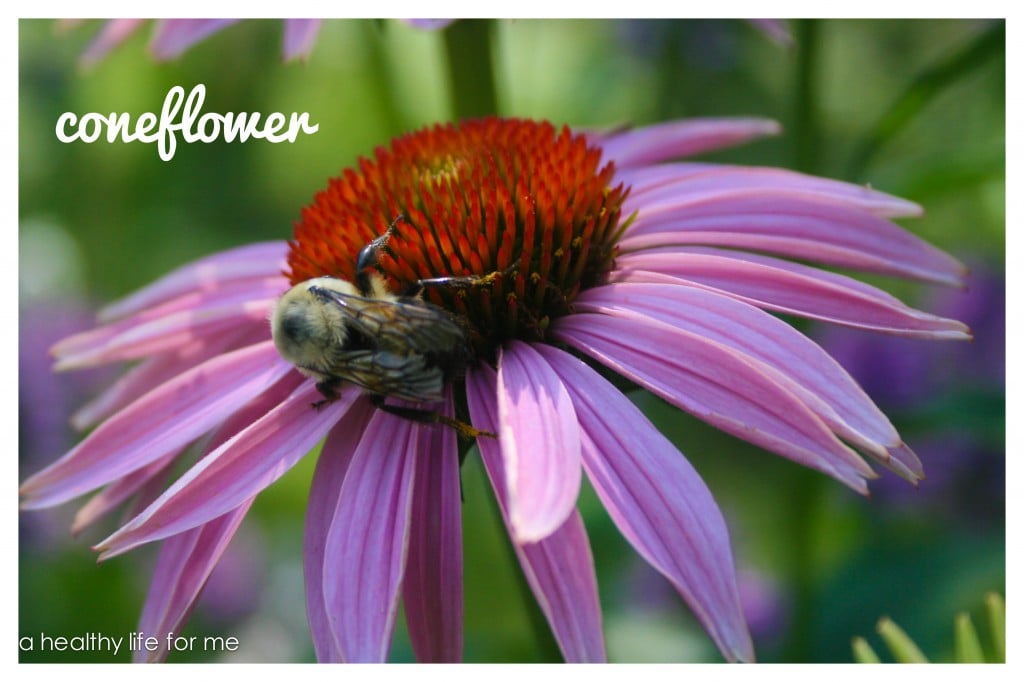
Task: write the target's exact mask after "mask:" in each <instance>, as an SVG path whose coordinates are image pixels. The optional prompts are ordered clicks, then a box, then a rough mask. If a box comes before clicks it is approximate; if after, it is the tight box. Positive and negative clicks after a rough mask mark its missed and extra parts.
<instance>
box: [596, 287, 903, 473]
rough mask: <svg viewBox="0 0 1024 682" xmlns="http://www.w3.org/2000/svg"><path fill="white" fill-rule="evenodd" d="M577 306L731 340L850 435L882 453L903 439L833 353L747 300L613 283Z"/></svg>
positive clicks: (723, 341) (686, 289)
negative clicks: (806, 396) (821, 408)
mask: <svg viewBox="0 0 1024 682" xmlns="http://www.w3.org/2000/svg"><path fill="white" fill-rule="evenodd" d="M576 309H577V310H578V311H579V312H596V313H604V314H606V315H612V316H617V317H621V318H623V319H626V320H629V319H635V320H639V321H643V322H645V321H647V320H649V319H651V318H653V319H655V320H659V321H661V322H664V323H667V324H669V325H672V326H674V327H676V328H678V329H683V330H686V331H688V332H691V333H693V334H695V335H698V336H702V337H704V338H706V339H709V340H712V341H715V342H717V343H721V344H723V345H726V346H729V347H730V348H733V349H735V350H737V351H739V352H740V353H743V354H744V355H746V356H748V357H750V358H753V359H754V360H757V361H759V362H762V363H765V364H766V365H767V366H768V367H769V368H770V369H771V370H773V371H774V374H773V377H774V378H775V380H776V381H777V382H779V383H787V382H788V383H789V384H790V388H794V387H797V388H799V389H800V391H801V392H806V393H810V396H811V397H813V398H815V399H816V400H817V402H820V403H823V406H824V407H825V408H826V410H827V411H826V412H825V413H824V414H823V413H821V412H819V416H821V417H822V418H823V419H825V421H826V423H829V426H831V427H832V428H833V429H837V432H838V433H839V435H841V436H843V437H844V438H847V439H848V440H854V441H855V442H857V444H859V445H863V446H865V447H870V448H872V449H874V450H875V451H880V452H879V454H880V455H882V454H884V453H885V448H886V447H894V446H896V445H897V444H899V443H900V437H899V434H897V433H896V429H895V428H893V426H892V424H891V423H890V422H889V420H888V419H887V418H886V416H885V415H884V414H882V411H881V410H879V409H878V408H877V407H876V406H875V404H874V403H873V402H871V399H870V398H868V396H867V395H866V394H865V393H864V391H863V390H862V389H861V388H860V386H858V385H857V382H855V381H854V380H853V378H852V377H851V376H850V375H849V374H847V372H846V370H844V369H843V368H842V367H841V366H840V365H839V363H838V362H836V361H835V360H834V359H833V358H832V356H830V355H829V354H828V353H826V352H825V351H824V350H823V349H822V348H821V347H820V346H818V345H817V344H816V343H814V342H813V341H811V340H810V339H808V338H807V337H806V336H804V335H803V334H801V333H800V332H798V331H797V330H795V329H793V328H792V327H790V326H789V325H788V324H786V323H785V322H783V321H782V320H779V319H778V318H775V317H773V316H771V315H769V314H768V313H765V312H763V311H761V310H758V309H757V308H755V307H753V306H750V305H747V304H746V303H742V302H740V301H736V300H734V299H731V298H728V297H725V296H721V295H718V294H714V293H711V292H709V291H703V290H700V289H694V288H692V287H686V286H673V285H670V284H610V285H607V286H603V287H597V288H594V289H590V290H588V291H585V292H583V293H582V294H581V295H580V297H579V298H578V299H577V301H576ZM798 395H800V396H801V398H804V396H803V395H801V393H799V392H798ZM805 403H807V404H808V406H809V407H810V406H812V405H811V404H810V403H809V402H808V401H807V400H806V399H805ZM812 409H813V407H812ZM815 411H817V410H815ZM831 420H838V424H833V423H831Z"/></svg>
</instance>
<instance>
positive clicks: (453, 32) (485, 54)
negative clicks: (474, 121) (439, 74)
mask: <svg viewBox="0 0 1024 682" xmlns="http://www.w3.org/2000/svg"><path fill="white" fill-rule="evenodd" d="M492 29H493V26H492V22H491V21H490V20H488V19H462V20H460V21H456V22H455V23H454V24H452V25H451V26H449V27H448V28H447V29H445V32H444V47H445V53H446V54H447V56H448V80H449V87H450V88H451V94H452V113H453V114H454V116H455V118H456V119H457V120H461V119H465V118H477V117H480V116H487V115H489V114H497V113H498V97H497V90H496V89H495V84H494V59H493V55H492V54H491V36H492Z"/></svg>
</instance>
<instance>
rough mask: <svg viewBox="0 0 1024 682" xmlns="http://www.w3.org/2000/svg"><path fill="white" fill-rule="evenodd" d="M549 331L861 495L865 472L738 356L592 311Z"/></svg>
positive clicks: (785, 393) (783, 391) (806, 412)
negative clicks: (834, 479)
mask: <svg viewBox="0 0 1024 682" xmlns="http://www.w3.org/2000/svg"><path fill="white" fill-rule="evenodd" d="M552 332H553V335H554V337H555V338H557V339H559V340H561V341H564V342H566V343H568V344H569V345H571V346H573V347H575V348H578V349H580V350H582V351H583V352H585V353H586V354H587V355H590V356H591V357H593V358H595V359H597V360H598V361H600V362H601V363H602V364H604V365H606V366H608V367H609V368H611V369H613V370H615V371H616V372H618V373H620V374H622V375H623V376H625V377H627V378H629V379H631V380H633V381H635V382H637V383H638V384H640V385H641V386H643V387H645V388H647V389H648V390H649V391H651V392H652V393H654V394H655V395H658V396H661V397H662V398H664V399H665V400H667V401H668V402H670V403H672V404H673V405H676V406H677V407H679V408H680V409H683V410H685V411H687V412H689V413H690V414H692V415H694V416H695V417H697V418H699V419H702V420H703V421H706V422H708V423H709V424H711V425H713V426H715V427H717V428H719V429H721V430H723V431H725V432H727V433H731V434H733V435H735V436H736V437H738V438H742V439H743V440H747V441H750V442H751V443H754V444H756V445H759V446H761V447H763V448H765V449H767V450H771V451H772V452H776V453H778V454H780V455H783V456H784V457H788V458H790V459H792V460H794V461H796V462H799V463H801V464H803V465H805V466H808V467H811V468H812V469H816V470H818V471H821V472H823V473H826V474H828V475H830V476H833V477H835V478H836V479H837V480H839V481H841V482H843V483H845V484H846V485H848V486H850V487H851V488H852V489H854V490H856V491H858V492H860V493H866V492H867V487H866V485H865V483H864V478H865V477H873V476H874V473H873V472H872V471H871V468H870V467H868V466H867V464H865V463H864V461H863V460H862V459H861V458H860V457H859V456H857V454H856V453H855V452H853V451H852V450H850V449H849V448H848V447H846V446H845V445H843V444H842V443H841V442H840V441H839V440H838V439H837V438H836V437H835V435H834V434H833V433H832V431H831V430H830V429H829V428H828V427H827V426H826V425H825V423H824V422H822V420H821V419H820V418H819V417H818V416H817V415H815V414H814V413H813V412H812V411H811V410H810V409H809V408H808V407H807V406H806V405H804V404H803V402H801V401H800V400H799V399H798V398H797V397H796V396H795V395H794V394H793V393H792V392H791V391H789V390H788V389H787V388H785V387H784V386H782V385H780V384H778V383H777V382H776V381H775V380H774V379H772V378H771V377H770V376H768V375H767V374H765V373H764V371H763V370H762V369H760V368H759V367H758V365H757V364H755V363H751V362H750V361H749V360H747V359H745V358H744V356H743V355H742V354H740V353H737V352H735V351H733V350H731V349H729V348H728V347H726V346H723V345H721V344H718V343H715V342H714V341H711V340H709V339H705V338H703V337H701V336H699V335H696V334H693V333H690V332H687V331H684V330H682V329H677V328H674V327H671V326H670V325H667V324H663V323H657V322H643V321H639V320H629V321H626V320H621V319H617V318H613V317H609V316H606V315H597V314H593V313H578V314H575V315H571V316H567V317H563V318H560V319H559V320H557V321H556V322H555V324H553V325H552Z"/></svg>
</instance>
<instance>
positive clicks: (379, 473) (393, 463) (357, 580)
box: [323, 411, 432, 663]
mask: <svg viewBox="0 0 1024 682" xmlns="http://www.w3.org/2000/svg"><path fill="white" fill-rule="evenodd" d="M420 428H426V427H423V426H422V425H419V424H413V422H411V421H409V420H407V419H401V418H399V417H395V416H394V415H390V414H387V413H385V412H381V411H377V413H376V414H375V415H374V416H373V418H372V419H371V420H370V422H369V424H368V425H367V426H366V428H365V429H364V430H363V434H362V439H361V440H360V441H359V446H358V447H357V448H356V451H355V454H353V456H352V461H351V463H350V464H349V467H348V472H347V473H346V474H345V481H344V483H342V486H341V493H340V495H339V497H338V506H337V508H336V509H335V512H334V519H333V520H332V522H331V526H330V529H329V530H328V532H327V541H326V543H325V546H324V567H323V582H324V604H325V605H326V610H327V619H328V622H329V624H330V627H331V630H332V631H333V632H334V637H335V641H336V643H337V645H338V650H339V651H340V652H341V656H342V658H343V659H344V660H345V661H347V662H349V663H382V662H384V661H385V660H386V659H387V655H388V647H389V645H390V643H391V633H392V630H393V628H394V625H395V615H396V613H397V611H398V598H399V595H400V593H401V582H402V573H403V571H404V568H405V557H406V550H407V547H408V541H409V514H410V512H411V510H412V497H413V482H414V476H415V474H416V462H417V459H419V458H421V457H426V456H429V455H430V454H432V453H423V452H418V451H417V448H418V447H419V445H420V441H419V439H418V438H417V437H416V436H415V435H414V434H413V431H414V430H416V429H420Z"/></svg>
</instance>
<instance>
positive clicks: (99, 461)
mask: <svg viewBox="0 0 1024 682" xmlns="http://www.w3.org/2000/svg"><path fill="white" fill-rule="evenodd" d="M292 369H293V368H292V366H291V365H289V364H288V363H286V362H284V361H283V360H281V357H280V355H278V353H277V349H276V348H274V344H273V342H272V341H266V342H264V343H260V344H256V345H254V346H249V347H248V348H242V349H240V350H237V351H234V352H232V353H227V354H225V355H221V356H218V357H215V358H213V359H212V360H209V361H207V362H205V363H203V364H201V365H198V366H196V367H193V368H192V369H190V370H188V371H187V372H184V373H183V374H181V375H180V376H178V377H176V378H174V379H173V380H171V381H168V382H167V383H165V384H163V385H161V386H159V387H157V388H155V389H154V390H152V391H150V392H149V393H147V394H146V395H145V396H143V397H142V398H140V399H138V400H137V401H135V402H134V403H132V404H131V405H129V406H128V407H126V408H125V409H123V410H121V411H120V412H118V413H117V414H116V415H114V416H113V417H111V418H110V419H108V420H107V421H105V422H104V423H103V424H101V425H100V426H99V427H97V428H96V430H95V431H93V432H92V433H90V434H89V436H88V437H86V438H85V440H83V441H82V442H81V443H79V444H78V445H77V446H76V447H75V448H74V449H72V450H71V451H70V452H69V453H67V454H66V455H64V456H63V457H62V458H60V459H59V460H57V461H56V462H54V463H53V464H51V465H50V466H48V467H47V468H46V469H43V470H42V471H41V472H39V473H38V474H36V475H35V476H33V477H31V478H30V479H28V480H27V481H25V483H24V484H23V485H22V488H21V492H22V495H23V496H24V497H23V502H22V504H23V506H24V508H26V509H37V508H40V507H48V506H52V505H55V504H60V503H62V502H66V501H68V500H70V499H72V498H75V497H77V496H79V495H81V494H82V493H85V492H88V491H89V490H92V489H93V488H97V487H99V486H101V485H105V484H107V483H110V482H111V481H114V480H117V479H119V478H121V477H122V476H124V475H125V474H128V473H131V472H132V471H135V470H136V469H140V468H142V467H144V466H146V465H147V464H149V463H150V462H153V461H155V460H157V459H160V458H161V457H163V456H164V455H166V454H167V453H169V452H173V451H176V450H178V449H180V448H182V447H183V446H185V445H186V444H188V443H190V442H191V441H193V440H195V439H196V438H198V437H199V436H201V435H202V434H204V433H206V432H207V431H209V430H210V429H212V428H213V427H214V426H216V425H217V424H218V423H220V422H221V421H223V420H224V418H225V417H227V416H229V415H230V414H232V413H233V412H234V411H236V410H237V409H238V407H239V406H240V405H244V404H245V403H246V402H248V401H249V400H250V399H251V398H252V396H254V395H259V394H260V393H262V392H263V391H264V390H266V389H267V388H269V387H270V386H272V385H273V384H274V383H276V382H277V381H278V380H279V379H281V377H283V376H284V375H285V374H287V373H288V372H289V371H292ZM239 503H241V500H239ZM223 511H227V509H225V510H223Z"/></svg>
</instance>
